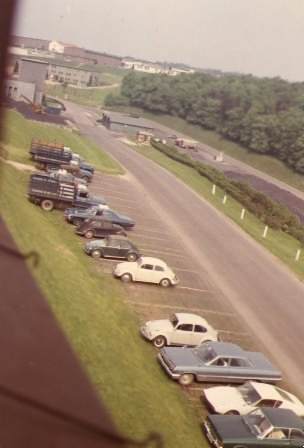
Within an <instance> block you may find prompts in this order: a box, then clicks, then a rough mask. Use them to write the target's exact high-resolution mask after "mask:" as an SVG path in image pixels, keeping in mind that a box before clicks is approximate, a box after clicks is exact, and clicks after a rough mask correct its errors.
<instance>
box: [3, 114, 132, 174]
mask: <svg viewBox="0 0 304 448" xmlns="http://www.w3.org/2000/svg"><path fill="white" fill-rule="evenodd" d="M32 138H38V139H41V140H45V141H52V142H54V141H56V142H59V143H64V144H65V146H69V147H71V148H72V150H73V151H74V152H76V153H78V154H80V155H81V156H82V157H84V158H85V159H86V160H87V161H88V162H90V163H92V164H93V165H94V166H95V168H96V169H97V170H100V171H103V172H105V173H108V174H123V172H124V171H123V169H122V168H121V166H120V165H119V164H118V163H117V162H116V161H115V160H113V159H112V158H111V157H109V156H108V155H107V154H106V153H105V152H102V151H100V149H99V147H98V146H97V145H95V144H94V143H92V142H91V141H90V140H88V139H86V138H83V137H80V136H79V135H78V134H77V133H75V132H71V131H69V130H66V129H61V128H59V127H54V126H49V125H45V124H40V123H37V122H33V121H29V120H26V119H25V118H24V117H23V116H22V115H21V114H19V113H18V112H15V111H13V110H8V111H7V112H6V114H5V122H4V136H3V139H2V142H1V144H2V146H3V147H4V148H5V149H6V150H8V153H9V158H10V159H11V160H14V161H16V162H20V163H27V164H28V163H30V161H29V154H28V152H29V148H30V145H31V140H32Z"/></svg>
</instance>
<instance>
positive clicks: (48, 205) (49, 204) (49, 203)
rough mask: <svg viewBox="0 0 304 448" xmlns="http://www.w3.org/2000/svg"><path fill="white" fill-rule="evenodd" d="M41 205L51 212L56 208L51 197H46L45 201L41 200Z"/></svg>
mask: <svg viewBox="0 0 304 448" xmlns="http://www.w3.org/2000/svg"><path fill="white" fill-rule="evenodd" d="M40 205H41V208H42V209H43V210H45V211H46V212H50V211H52V210H53V208H54V202H53V201H51V200H50V199H44V200H43V201H41V204H40Z"/></svg>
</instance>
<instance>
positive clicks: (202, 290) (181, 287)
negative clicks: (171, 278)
mask: <svg viewBox="0 0 304 448" xmlns="http://www.w3.org/2000/svg"><path fill="white" fill-rule="evenodd" d="M176 288H177V289H186V290H189V291H198V292H211V291H209V290H208V289H200V288H192V287H191V286H177V287H176Z"/></svg>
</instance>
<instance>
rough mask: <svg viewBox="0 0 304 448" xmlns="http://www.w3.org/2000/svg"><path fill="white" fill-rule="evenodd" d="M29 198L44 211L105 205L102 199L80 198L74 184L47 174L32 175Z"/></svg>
mask: <svg viewBox="0 0 304 448" xmlns="http://www.w3.org/2000/svg"><path fill="white" fill-rule="evenodd" d="M28 197H29V200H30V201H31V202H33V203H34V204H37V205H40V206H41V208H43V210H46V211H51V210H53V208H59V209H65V208H67V207H77V208H79V207H80V208H89V207H92V206H95V205H99V204H102V205H105V204H106V202H105V200H104V198H102V197H95V196H93V197H90V196H88V197H85V198H84V197H80V196H79V194H78V190H77V187H76V185H75V183H74V182H70V181H66V180H64V181H63V180H59V179H58V178H54V177H50V176H48V175H47V174H32V175H31V177H30V183H29V188H28Z"/></svg>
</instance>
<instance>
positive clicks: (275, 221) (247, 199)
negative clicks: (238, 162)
mask: <svg viewBox="0 0 304 448" xmlns="http://www.w3.org/2000/svg"><path fill="white" fill-rule="evenodd" d="M151 144H152V146H153V147H154V148H156V149H158V150H159V151H161V152H162V153H164V154H166V155H167V156H168V157H170V158H171V159H173V160H175V161H177V162H180V163H182V164H184V165H186V166H189V167H191V168H193V169H195V170H196V171H197V172H198V173H199V174H200V175H201V176H204V177H206V178H207V179H209V180H210V181H211V182H212V183H213V184H215V185H217V186H218V187H220V188H222V189H223V190H224V192H225V193H227V194H229V195H230V196H231V197H233V198H234V199H235V200H236V201H238V202H239V203H240V204H242V206H243V207H244V208H246V209H247V210H248V211H250V212H251V213H252V214H253V215H255V216H256V217H257V218H259V219H260V220H261V221H262V222H263V223H264V224H266V225H268V226H269V227H271V228H272V229H275V230H282V231H284V232H286V233H288V234H290V235H292V236H293V237H294V238H296V239H297V240H299V241H300V242H301V243H302V244H304V226H303V225H301V223H300V221H299V219H298V217H297V216H296V215H294V214H293V213H292V212H291V211H290V210H289V209H288V208H287V207H285V206H284V205H281V204H279V203H278V202H275V201H273V200H272V199H270V198H269V197H268V196H266V195H265V194H263V193H260V192H258V191H256V190H254V189H253V188H251V187H250V186H249V185H248V184H246V183H244V182H236V181H233V180H230V179H229V178H228V177H227V176H225V174H223V173H222V172H221V171H219V170H217V169H216V168H213V167H210V166H208V165H205V164H203V163H201V162H197V161H195V160H193V159H191V158H190V157H189V156H188V155H187V154H182V153H180V152H179V151H178V150H177V149H175V148H174V147H172V146H169V145H166V144H164V143H161V142H160V141H158V140H157V139H152V141H151Z"/></svg>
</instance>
